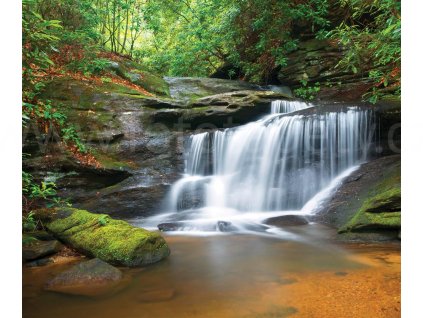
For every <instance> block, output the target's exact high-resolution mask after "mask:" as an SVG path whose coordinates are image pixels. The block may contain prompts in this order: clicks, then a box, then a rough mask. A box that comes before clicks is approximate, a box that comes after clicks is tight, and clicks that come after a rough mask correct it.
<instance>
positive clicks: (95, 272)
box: [44, 258, 123, 296]
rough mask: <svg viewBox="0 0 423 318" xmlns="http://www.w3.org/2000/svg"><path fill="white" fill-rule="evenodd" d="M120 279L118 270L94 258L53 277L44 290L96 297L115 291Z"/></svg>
mask: <svg viewBox="0 0 423 318" xmlns="http://www.w3.org/2000/svg"><path fill="white" fill-rule="evenodd" d="M122 277H123V275H122V272H121V271H120V270H119V269H117V268H116V267H113V266H111V265H109V264H107V263H106V262H103V261H102V260H100V259H98V258H95V259H92V260H89V261H84V262H81V263H79V264H77V265H74V266H73V267H71V268H70V269H68V270H66V271H64V272H62V273H60V274H58V275H56V276H54V277H53V278H52V279H50V280H49V281H48V282H47V283H46V285H45V287H44V288H45V289H46V290H49V291H55V292H59V293H65V294H73V295H84V296H98V295H103V294H106V293H110V292H111V291H113V290H115V289H116V287H117V285H118V284H119V282H120V281H121V280H122Z"/></svg>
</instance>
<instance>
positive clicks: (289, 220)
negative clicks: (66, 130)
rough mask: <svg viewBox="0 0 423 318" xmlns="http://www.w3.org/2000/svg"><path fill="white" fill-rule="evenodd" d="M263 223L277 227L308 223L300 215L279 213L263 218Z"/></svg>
mask: <svg viewBox="0 0 423 318" xmlns="http://www.w3.org/2000/svg"><path fill="white" fill-rule="evenodd" d="M263 223H264V224H268V225H274V226H278V227H284V226H297V225H306V224H308V221H307V219H306V218H305V217H304V216H302V215H281V216H276V217H273V218H268V219H266V220H264V222H263Z"/></svg>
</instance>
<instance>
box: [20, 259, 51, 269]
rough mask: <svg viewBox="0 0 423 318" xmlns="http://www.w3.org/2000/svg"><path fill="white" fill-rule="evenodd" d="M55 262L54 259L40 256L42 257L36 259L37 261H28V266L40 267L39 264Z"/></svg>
mask: <svg viewBox="0 0 423 318" xmlns="http://www.w3.org/2000/svg"><path fill="white" fill-rule="evenodd" d="M50 263H53V260H52V259H51V258H49V257H46V258H40V259H36V260H35V261H32V262H29V263H26V266H27V267H39V266H44V265H47V264H50Z"/></svg>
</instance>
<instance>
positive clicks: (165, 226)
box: [157, 222, 183, 232]
mask: <svg viewBox="0 0 423 318" xmlns="http://www.w3.org/2000/svg"><path fill="white" fill-rule="evenodd" d="M157 227H158V229H159V230H160V231H162V232H168V231H177V230H179V229H180V228H182V227H183V223H182V222H168V223H160V224H159V225H157Z"/></svg>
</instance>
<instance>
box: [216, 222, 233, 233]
mask: <svg viewBox="0 0 423 318" xmlns="http://www.w3.org/2000/svg"><path fill="white" fill-rule="evenodd" d="M217 228H218V229H219V231H220V232H236V231H237V230H238V229H237V228H236V227H235V226H233V225H232V223H231V222H227V221H217Z"/></svg>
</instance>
